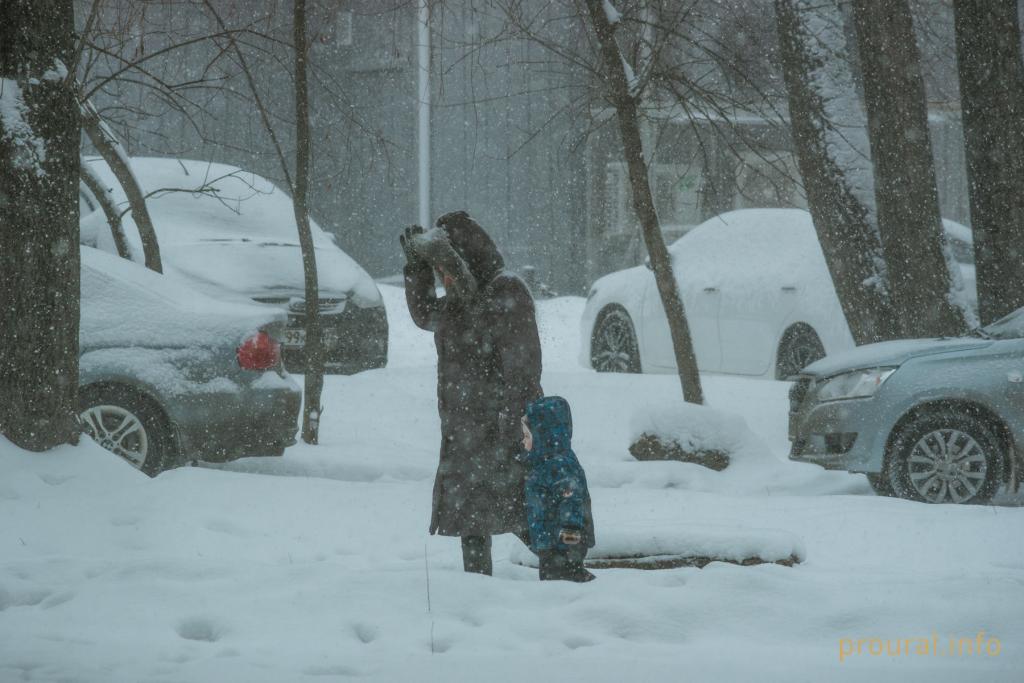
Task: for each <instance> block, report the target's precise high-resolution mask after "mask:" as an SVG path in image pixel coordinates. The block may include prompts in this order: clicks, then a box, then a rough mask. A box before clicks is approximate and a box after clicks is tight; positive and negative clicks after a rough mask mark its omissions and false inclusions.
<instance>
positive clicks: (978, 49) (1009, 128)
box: [953, 0, 1024, 324]
mask: <svg viewBox="0 0 1024 683" xmlns="http://www.w3.org/2000/svg"><path fill="white" fill-rule="evenodd" d="M953 11H954V16H955V24H956V53H957V64H958V68H959V75H960V100H961V103H962V108H963V125H964V143H965V148H966V153H967V181H968V195H969V197H970V203H971V228H972V230H973V232H974V258H975V264H976V266H977V274H978V314H979V317H980V318H981V322H982V324H987V323H990V322H992V321H994V320H998V319H999V318H1001V317H1003V316H1004V315H1006V314H1007V313H1010V312H1011V311H1014V310H1016V309H1018V308H1020V307H1021V306H1024V62H1022V57H1021V42H1020V41H1021V35H1020V23H1019V18H1018V15H1017V2H1016V0H955V2H954V3H953Z"/></svg>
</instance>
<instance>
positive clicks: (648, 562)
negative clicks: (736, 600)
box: [584, 555, 802, 570]
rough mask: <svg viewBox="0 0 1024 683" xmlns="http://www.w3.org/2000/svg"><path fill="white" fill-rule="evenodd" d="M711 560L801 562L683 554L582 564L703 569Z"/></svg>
mask: <svg viewBox="0 0 1024 683" xmlns="http://www.w3.org/2000/svg"><path fill="white" fill-rule="evenodd" d="M712 562H727V563H729V564H735V565H738V566H740V567H753V566H755V565H759V564H777V565H780V566H782V567H792V566H794V565H797V564H800V562H802V560H801V558H800V557H799V556H797V555H790V556H789V557H786V558H783V559H781V560H765V559H763V558H761V557H757V556H754V557H746V558H743V559H742V560H735V559H731V558H725V557H706V556H697V557H687V556H685V555H650V556H643V555H635V556H630V557H594V558H587V560H586V561H585V562H584V565H586V566H587V567H590V568H591V569H648V570H655V569H678V568H679V567H696V568H697V569H703V568H704V567H706V566H708V565H709V564H711V563H712Z"/></svg>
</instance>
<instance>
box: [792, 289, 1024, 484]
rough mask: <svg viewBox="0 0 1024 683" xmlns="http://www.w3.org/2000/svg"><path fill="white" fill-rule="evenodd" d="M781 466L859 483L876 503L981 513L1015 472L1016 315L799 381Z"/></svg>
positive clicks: (861, 355) (1021, 338) (817, 370)
mask: <svg viewBox="0 0 1024 683" xmlns="http://www.w3.org/2000/svg"><path fill="white" fill-rule="evenodd" d="M789 437H790V440H791V441H792V450H791V452H790V456H789V457H790V459H791V460H796V461H800V462H810V463H816V464H818V465H821V466H823V467H825V468H828V469H840V470H847V471H850V472H863V473H866V474H867V475H868V479H869V481H870V482H871V485H872V486H873V487H874V489H875V491H877V492H878V493H880V494H884V495H895V496H898V497H901V498H908V499H911V500H917V501H925V502H929V503H984V502H986V501H988V500H989V499H990V498H991V497H992V496H993V495H994V494H995V493H996V491H997V490H998V489H999V487H1000V486H1001V485H1003V484H1007V485H1009V486H1010V487H1011V488H1015V487H1017V486H1018V485H1019V483H1020V480H1021V476H1022V473H1024V467H1022V464H1024V463H1022V460H1021V458H1022V455H1024V450H1022V447H1024V308H1021V309H1018V310H1017V311H1015V312H1013V313H1011V314H1010V315H1008V316H1007V317H1005V318H1003V319H1002V320H999V321H997V322H995V323H993V324H991V325H989V326H987V327H984V328H981V329H979V330H977V331H976V332H975V333H974V335H973V336H971V337H965V338H956V339H945V338H943V339H912V340H902V341H893V342H884V343H880V344H870V345H867V346H862V347H859V348H856V349H853V350H851V351H848V352H845V353H840V354H836V355H834V356H829V357H827V358H824V359H822V360H820V361H818V362H816V363H813V364H811V365H810V366H808V367H807V368H805V369H804V370H803V372H802V373H801V374H800V376H799V378H798V380H797V382H796V383H795V384H794V385H793V388H792V389H791V391H790V421H789Z"/></svg>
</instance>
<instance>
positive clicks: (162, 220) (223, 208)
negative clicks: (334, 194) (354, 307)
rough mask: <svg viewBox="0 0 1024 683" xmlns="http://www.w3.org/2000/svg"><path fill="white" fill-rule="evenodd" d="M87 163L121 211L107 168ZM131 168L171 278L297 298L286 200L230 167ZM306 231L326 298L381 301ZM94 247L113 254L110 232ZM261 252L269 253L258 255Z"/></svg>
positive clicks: (141, 161) (328, 242)
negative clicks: (176, 275) (176, 276)
mask: <svg viewBox="0 0 1024 683" xmlns="http://www.w3.org/2000/svg"><path fill="white" fill-rule="evenodd" d="M87 161H88V163H90V164H94V165H95V170H96V172H97V174H98V175H99V177H100V178H101V179H102V181H103V182H104V183H105V184H106V185H107V186H108V187H110V188H112V196H113V199H114V201H115V202H117V203H118V205H119V206H125V207H126V206H127V199H126V197H125V194H124V191H123V190H122V188H121V186H120V184H119V183H118V182H117V181H116V179H115V177H114V174H113V172H112V171H111V170H110V168H109V167H108V166H107V164H106V163H105V162H104V161H103V160H102V159H99V158H96V157H90V158H88V159H87ZM131 164H132V170H133V171H134V173H135V175H136V177H137V178H138V180H139V184H140V185H141V186H142V191H143V193H145V194H147V195H150V196H149V198H148V199H147V200H146V202H147V205H148V207H149V211H150V214H151V215H152V217H153V223H154V226H155V228H156V232H157V237H158V239H159V241H160V248H161V253H162V256H163V257H164V259H165V261H166V264H165V266H166V269H167V270H168V271H170V270H177V271H179V272H181V273H182V274H184V275H186V276H187V277H189V278H191V279H193V280H196V281H198V282H200V283H202V284H209V285H211V286H212V287H213V288H215V289H222V290H227V291H230V292H236V293H239V294H243V295H245V296H258V295H272V294H273V293H275V292H290V293H292V294H295V293H301V291H302V289H303V270H302V257H301V253H300V251H299V248H298V233H297V230H296V227H295V214H294V210H293V206H292V201H291V197H289V196H288V194H287V193H285V192H284V191H282V190H281V189H280V188H278V187H276V186H275V185H274V184H273V183H272V182H270V181H269V180H267V179H266V178H263V177H262V176H259V175H256V174H255V173H252V172H249V171H244V170H242V169H239V168H237V167H235V166H230V165H228V164H220V163H213V162H208V161H194V160H189V159H172V158H155V157H133V158H132V159H131ZM182 190H184V191H182ZM94 220H102V218H97V219H94ZM124 220H125V223H126V226H125V232H126V235H127V237H128V239H129V242H131V243H132V244H131V246H132V252H133V254H135V255H140V254H141V253H142V247H141V243H140V241H139V238H138V231H137V230H136V229H135V225H134V222H133V221H132V217H131V214H130V213H128V214H126V215H125V216H124ZM311 228H312V232H313V242H314V244H315V245H316V253H317V261H318V264H317V265H318V267H317V271H318V274H319V276H320V287H321V289H322V290H323V292H324V296H331V295H345V296H352V297H353V298H354V299H355V300H356V301H358V302H360V303H362V304H364V305H372V304H374V303H377V302H379V301H380V294H379V292H378V291H377V288H376V286H375V285H374V283H373V280H372V278H370V276H369V275H368V274H367V273H366V271H365V270H363V268H362V267H361V266H360V265H359V264H358V263H356V262H355V261H354V260H353V259H352V258H351V257H350V256H349V255H348V254H346V253H345V252H344V251H342V250H341V249H340V248H339V247H338V246H337V245H335V244H334V241H333V240H332V238H331V237H330V236H329V235H328V234H327V233H325V232H324V231H323V230H322V229H321V228H320V226H319V225H317V224H316V222H315V221H311ZM96 240H97V246H99V247H100V248H101V249H103V250H104V251H108V252H114V251H115V249H114V245H113V240H112V239H111V237H110V234H109V230H105V229H97V230H96ZM265 246H268V247H270V249H269V250H267V251H261V250H260V249H258V248H257V247H265Z"/></svg>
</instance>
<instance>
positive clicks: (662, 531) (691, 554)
mask: <svg viewBox="0 0 1024 683" xmlns="http://www.w3.org/2000/svg"><path fill="white" fill-rule="evenodd" d="M669 524H671V526H669ZM806 557H807V553H806V551H805V550H804V544H803V541H802V539H800V538H799V537H798V536H796V535H794V534H791V533H788V532H785V531H781V530H778V529H758V528H756V527H747V526H725V525H723V526H708V525H706V524H702V525H701V526H700V528H692V527H691V528H685V527H683V525H680V524H679V523H678V522H673V523H669V522H661V523H651V522H636V523H633V524H617V525H609V526H608V527H607V528H604V527H598V529H597V544H596V545H595V546H594V547H593V548H591V549H590V552H589V553H587V561H588V562H592V561H593V562H594V564H595V565H597V566H600V565H601V564H603V562H602V561H603V560H619V559H631V560H646V561H649V562H651V563H653V562H657V561H671V560H679V559H694V560H708V559H710V560H712V561H715V560H720V561H724V562H733V563H737V564H741V563H744V562H745V561H750V560H754V559H756V560H761V561H763V562H802V561H804V559H806ZM509 560H510V561H511V562H512V563H513V564H518V565H522V566H526V567H536V566H537V556H536V555H534V554H533V553H532V552H530V550H529V549H528V548H527V547H526V546H524V545H521V544H513V545H512V549H511V552H510V553H509ZM637 564H638V565H640V566H642V565H643V564H645V563H644V562H638V563H637Z"/></svg>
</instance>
